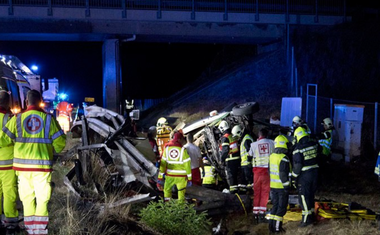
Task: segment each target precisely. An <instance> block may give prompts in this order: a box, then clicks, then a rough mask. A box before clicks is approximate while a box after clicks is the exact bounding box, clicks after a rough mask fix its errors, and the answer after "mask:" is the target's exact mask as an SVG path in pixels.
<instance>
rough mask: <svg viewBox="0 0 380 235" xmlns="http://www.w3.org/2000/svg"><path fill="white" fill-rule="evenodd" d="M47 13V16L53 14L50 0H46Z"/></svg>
mask: <svg viewBox="0 0 380 235" xmlns="http://www.w3.org/2000/svg"><path fill="white" fill-rule="evenodd" d="M47 14H48V16H52V15H53V8H52V5H51V0H48V9H47Z"/></svg>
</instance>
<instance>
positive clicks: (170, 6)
mask: <svg viewBox="0 0 380 235" xmlns="http://www.w3.org/2000/svg"><path fill="white" fill-rule="evenodd" d="M0 6H9V7H10V8H12V7H16V6H25V7H48V8H52V7H67V8H87V9H91V8H97V9H121V10H157V11H191V12H225V13H257V14H258V13H264V14H265V13H268V14H284V13H285V14H304V15H331V16H342V15H345V14H346V0H0Z"/></svg>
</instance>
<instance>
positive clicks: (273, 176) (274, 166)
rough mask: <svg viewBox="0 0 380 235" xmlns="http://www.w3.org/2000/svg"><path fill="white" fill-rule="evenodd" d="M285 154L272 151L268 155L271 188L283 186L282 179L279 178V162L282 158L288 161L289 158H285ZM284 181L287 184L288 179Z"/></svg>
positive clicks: (281, 187)
mask: <svg viewBox="0 0 380 235" xmlns="http://www.w3.org/2000/svg"><path fill="white" fill-rule="evenodd" d="M285 156H286V155H285V154H283V153H272V154H271V155H270V160H269V162H270V165H269V170H270V171H269V175H270V187H271V188H277V189H283V188H284V185H283V184H282V181H281V179H280V164H281V161H283V160H284V161H288V162H289V160H288V159H286V158H285ZM286 183H287V184H288V185H289V181H288V182H286ZM285 186H286V185H285Z"/></svg>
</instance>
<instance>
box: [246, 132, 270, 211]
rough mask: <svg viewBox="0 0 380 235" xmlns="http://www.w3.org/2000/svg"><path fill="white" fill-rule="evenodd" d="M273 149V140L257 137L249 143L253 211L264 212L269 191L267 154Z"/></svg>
mask: <svg viewBox="0 0 380 235" xmlns="http://www.w3.org/2000/svg"><path fill="white" fill-rule="evenodd" d="M273 150H274V141H273V140H271V139H266V138H259V139H258V140H257V141H256V142H253V143H252V144H251V148H250V150H249V155H250V156H252V157H253V158H252V167H253V193H254V195H253V213H254V214H256V215H258V214H265V211H266V210H267V203H268V199H269V193H270V177H269V172H268V164H269V156H270V155H271V154H272V152H273Z"/></svg>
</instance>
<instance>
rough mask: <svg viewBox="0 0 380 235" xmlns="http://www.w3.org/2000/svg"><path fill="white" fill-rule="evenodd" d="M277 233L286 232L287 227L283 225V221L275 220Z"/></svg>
mask: <svg viewBox="0 0 380 235" xmlns="http://www.w3.org/2000/svg"><path fill="white" fill-rule="evenodd" d="M275 230H276V233H285V232H286V231H285V229H284V228H283V227H282V221H277V220H275Z"/></svg>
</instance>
